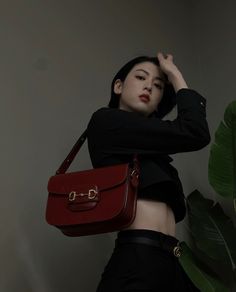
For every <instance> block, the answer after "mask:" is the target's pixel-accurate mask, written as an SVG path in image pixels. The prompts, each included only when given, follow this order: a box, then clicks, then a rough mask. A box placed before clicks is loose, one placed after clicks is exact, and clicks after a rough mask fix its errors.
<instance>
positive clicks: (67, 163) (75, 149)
mask: <svg viewBox="0 0 236 292" xmlns="http://www.w3.org/2000/svg"><path fill="white" fill-rule="evenodd" d="M86 138H87V129H86V130H85V131H84V132H83V134H82V135H81V136H80V137H79V139H78V141H77V142H76V143H75V145H74V146H73V147H72V149H71V151H70V153H69V154H68V155H67V157H66V159H65V160H64V161H63V162H62V164H61V165H60V167H59V168H58V170H57V171H56V174H62V173H65V172H66V171H67V169H68V168H69V166H70V165H71V163H72V161H73V160H74V158H75V156H76V154H77V153H78V151H79V150H80V148H81V146H82V145H83V144H84V141H85V140H86Z"/></svg>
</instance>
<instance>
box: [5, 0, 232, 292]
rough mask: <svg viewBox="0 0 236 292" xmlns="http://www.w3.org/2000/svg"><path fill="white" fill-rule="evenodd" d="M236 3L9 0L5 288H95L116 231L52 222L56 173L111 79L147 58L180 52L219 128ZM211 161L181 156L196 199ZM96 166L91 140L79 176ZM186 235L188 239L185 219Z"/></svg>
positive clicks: (182, 231) (180, 62)
mask: <svg viewBox="0 0 236 292" xmlns="http://www.w3.org/2000/svg"><path fill="white" fill-rule="evenodd" d="M234 8H235V7H234V5H233V1H225V3H224V4H217V3H216V1H210V0H207V1H198V2H197V4H196V3H195V1H187V0H182V1H174V0H172V1H166V0H161V1H154V0H148V1H134V0H132V1H131V0H130V1H124V0H123V1H109V0H101V1H91V0H90V1H78V0H77V1H75V0H74V1H73V0H70V1H62V0H50V1H46V0H43V1H42V0H41V1H39V0H31V1H30V0H28V1H27V0H23V1H16V0H15V1H14V0H8V1H6V0H5V1H4V0H3V1H1V4H0V35H1V47H0V50H1V54H0V64H1V66H0V84H1V86H0V94H1V107H0V110H1V114H0V117H1V123H0V125H1V133H2V139H1V186H2V187H1V210H0V211H1V212H0V230H1V238H0V252H1V257H0V258H1V264H0V265H1V270H0V291H2V292H15V291H18V292H21V291H22V292H31V291H33V292H65V291H80V292H93V291H95V287H96V285H97V283H98V281H99V279H100V274H101V272H102V270H103V268H104V265H105V264H106V262H107V260H108V258H109V256H110V253H111V252H112V249H113V243H114V238H115V235H116V234H115V233H110V234H103V235H97V236H89V237H81V238H69V237H66V236H63V235H62V234H61V233H60V231H59V230H56V229H55V228H53V227H51V226H49V225H47V223H46V221H45V207H46V201H47V181H48V178H49V176H51V175H53V174H54V172H55V170H56V168H57V167H58V166H59V164H60V163H61V161H62V160H63V159H64V157H65V156H66V155H67V153H68V152H69V150H70V149H71V147H72V145H73V144H74V143H75V141H76V140H77V138H78V137H79V135H80V134H81V133H82V131H83V130H84V129H85V127H86V125H87V122H88V121H89V118H90V116H91V114H92V113H93V111H95V110H96V109H97V108H98V107H100V106H104V105H106V104H107V102H108V100H109V94H110V83H111V80H112V77H113V75H114V74H115V73H116V71H117V70H118V69H119V68H120V67H121V66H122V65H123V64H124V63H125V62H126V61H128V60H129V59H131V58H133V57H135V56H137V55H140V54H150V55H155V54H156V52H157V51H163V52H166V53H172V54H173V56H174V61H175V63H176V64H177V66H178V67H179V68H180V69H181V71H182V73H183V75H184V76H185V78H186V81H187V83H188V85H189V87H190V88H193V89H195V90H197V91H199V93H201V94H202V95H204V96H205V97H206V99H207V105H208V107H207V115H208V121H209V125H210V129H211V132H212V133H213V131H214V130H215V129H216V127H217V125H218V123H219V121H220V120H221V118H222V116H223V112H224V108H225V106H226V105H227V104H228V102H230V101H231V100H233V99H234V95H233V92H234V90H235V81H234V77H235V76H234V75H235V74H233V72H234V70H235V58H234V52H235V49H236V44H235V38H233V32H234V30H233V28H234V27H235V23H234V22H235V18H234V15H233V11H234V10H235V9H234ZM174 117H175V112H174V111H173V112H172V113H171V114H170V118H174ZM208 155H209V146H208V147H206V148H204V149H202V150H200V151H197V152H191V153H183V154H177V155H173V156H172V157H173V158H174V159H175V160H174V163H173V165H174V166H176V167H177V168H178V170H179V174H180V177H181V179H182V182H183V186H184V190H185V192H186V195H188V193H189V192H191V191H192V190H194V189H195V188H198V189H199V190H200V191H202V192H203V193H204V194H205V195H206V196H209V197H212V198H216V195H215V193H214V191H213V190H212V188H211V187H210V185H209V184H208V180H207V162H208ZM86 168H91V163H90V160H89V155H88V152H87V146H86V144H85V145H84V146H83V148H82V150H81V151H80V153H79V155H78V157H77V158H76V160H75V162H74V163H73V165H72V166H71V168H70V170H71V171H73V170H78V169H86ZM217 199H218V197H217ZM223 203H224V207H225V209H226V210H227V211H228V212H229V213H232V209H231V203H230V202H223ZM177 237H178V238H179V239H181V240H182V239H186V227H185V220H184V221H183V222H181V223H179V224H177Z"/></svg>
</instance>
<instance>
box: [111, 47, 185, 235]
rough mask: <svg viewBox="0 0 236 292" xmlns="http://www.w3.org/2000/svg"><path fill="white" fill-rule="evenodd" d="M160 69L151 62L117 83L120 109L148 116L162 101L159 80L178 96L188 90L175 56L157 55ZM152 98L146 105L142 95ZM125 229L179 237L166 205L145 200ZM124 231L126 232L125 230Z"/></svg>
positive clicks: (172, 216)
mask: <svg viewBox="0 0 236 292" xmlns="http://www.w3.org/2000/svg"><path fill="white" fill-rule="evenodd" d="M157 58H158V60H159V63H160V67H157V66H156V65H155V64H153V63H151V62H143V63H140V64H136V65H135V66H134V67H133V68H132V70H131V71H130V72H129V74H128V75H127V77H126V79H125V81H124V82H122V81H121V80H119V79H117V80H116V82H115V84H114V92H115V93H116V94H120V105H119V108H120V109H123V110H126V111H136V112H138V113H140V114H141V115H145V116H148V115H149V114H150V113H152V112H153V111H154V110H155V109H156V108H157V109H158V103H159V102H160V101H161V98H162V94H163V87H164V82H163V81H161V80H159V79H156V77H157V78H162V77H163V72H164V73H165V74H166V75H167V76H168V80H169V82H170V83H171V84H172V85H173V87H174V89H175V92H177V91H178V90H180V89H181V88H188V86H187V84H186V81H185V80H184V78H183V76H182V74H181V72H180V71H179V69H178V68H177V66H176V65H175V64H174V63H173V56H172V55H171V54H163V53H162V52H158V53H157ZM141 94H148V95H149V98H150V100H149V102H144V101H142V100H141V99H140V97H139V95H141ZM125 229H151V230H155V231H159V232H162V233H164V234H167V235H172V236H175V218H174V213H173V211H172V209H171V208H170V207H169V206H168V205H167V204H166V203H164V202H158V201H153V200H149V199H144V198H142V199H141V198H138V199H137V209H136V217H135V219H134V221H133V223H132V224H131V225H130V226H128V227H127V228H125ZM123 230H124V229H123Z"/></svg>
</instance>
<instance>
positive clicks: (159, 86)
mask: <svg viewBox="0 0 236 292" xmlns="http://www.w3.org/2000/svg"><path fill="white" fill-rule="evenodd" d="M155 86H156V87H157V88H159V89H162V88H163V87H162V86H161V85H160V84H155Z"/></svg>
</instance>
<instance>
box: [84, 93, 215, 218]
mask: <svg viewBox="0 0 236 292" xmlns="http://www.w3.org/2000/svg"><path fill="white" fill-rule="evenodd" d="M176 99H177V118H176V119H174V120H172V121H170V120H162V119H159V118H157V117H154V116H151V117H145V116H142V115H140V114H139V113H137V112H128V111H125V110H121V109H118V108H109V107H102V108H100V109H98V110H97V111H95V112H94V113H93V115H92V117H91V119H90V121H89V123H88V127H87V129H88V132H87V134H88V136H87V137H88V140H87V141H88V149H89V153H90V158H91V162H92V165H93V167H94V168H97V167H102V166H108V165H114V164H120V163H124V162H128V161H131V160H132V158H133V154H134V153H137V154H138V158H139V162H140V168H141V169H140V170H141V172H140V184H139V194H141V193H142V190H145V189H146V188H148V187H150V186H155V187H157V186H158V185H160V183H164V182H167V183H168V185H172V186H173V187H174V189H173V188H172V189H173V191H174V194H173V192H172V198H167V196H166V201H168V200H169V202H170V205H171V207H172V209H173V211H174V214H175V219H176V222H179V221H181V220H182V219H183V218H184V216H185V213H186V208H185V202H184V199H185V196H184V193H183V188H182V184H181V181H180V179H179V176H178V172H177V170H176V169H175V168H174V167H173V166H172V165H171V164H170V162H171V161H173V159H172V158H171V157H170V156H169V155H168V154H175V153H180V152H190V151H197V150H200V149H202V148H203V147H205V146H206V145H208V144H209V143H210V140H211V137H210V133H209V128H208V123H207V120H206V99H205V98H204V97H203V96H201V95H200V94H199V93H198V92H197V91H195V90H193V89H189V88H182V89H180V90H178V91H177V93H176ZM157 190H158V189H157ZM153 192H155V188H154V189H153ZM154 196H155V194H154ZM164 201H165V199H164Z"/></svg>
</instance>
